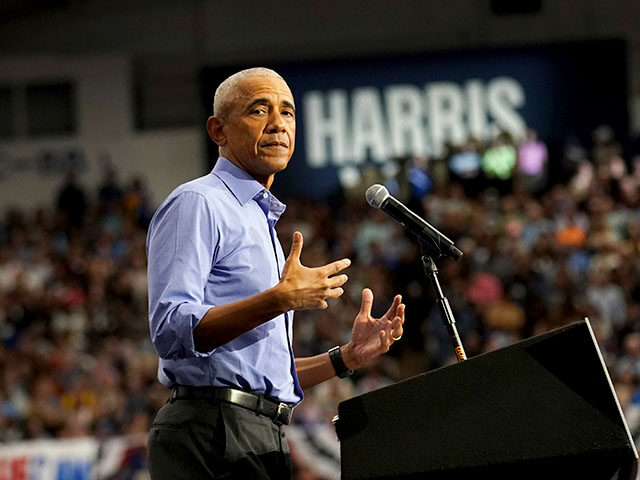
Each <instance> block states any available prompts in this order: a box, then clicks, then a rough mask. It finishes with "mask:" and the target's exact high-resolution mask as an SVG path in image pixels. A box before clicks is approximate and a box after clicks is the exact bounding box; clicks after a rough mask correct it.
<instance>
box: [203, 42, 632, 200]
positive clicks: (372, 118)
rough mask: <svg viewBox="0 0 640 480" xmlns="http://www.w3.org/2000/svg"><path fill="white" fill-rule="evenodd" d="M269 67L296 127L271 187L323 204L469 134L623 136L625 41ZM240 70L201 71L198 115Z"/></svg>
mask: <svg viewBox="0 0 640 480" xmlns="http://www.w3.org/2000/svg"><path fill="white" fill-rule="evenodd" d="M271 66H272V67H273V68H274V69H275V70H276V71H278V72H279V73H280V74H281V75H282V76H283V77H284V78H285V79H286V81H287V82H288V84H289V86H290V87H291V90H292V92H293V94H294V97H295V100H296V108H297V122H298V123H297V136H296V152H295V154H294V157H293V160H292V162H291V164H290V165H289V167H288V168H287V170H286V171H285V172H283V173H282V174H280V175H279V176H278V180H277V182H276V183H275V184H274V190H275V191H276V192H282V193H284V194H287V195H293V196H297V197H315V198H324V197H327V196H329V195H331V194H332V193H337V191H338V190H339V189H340V187H341V186H350V185H351V184H355V183H357V182H358V181H359V180H360V173H361V171H362V170H363V168H365V167H366V166H368V165H377V166H384V165H385V164H387V163H389V162H390V161H391V160H393V159H394V158H397V157H402V156H407V155H410V156H420V157H429V156H441V155H442V154H443V152H444V151H445V150H446V146H447V144H451V145H455V146H460V145H462V144H463V143H465V142H466V141H467V139H468V138H469V137H474V138H476V139H477V140H480V141H483V142H486V143H489V142H491V141H492V140H493V139H494V138H495V137H496V136H497V135H498V134H499V133H500V132H507V133H509V134H510V136H511V137H512V138H513V139H514V140H516V141H522V140H523V139H524V137H525V134H526V131H527V128H532V129H534V130H536V131H537V132H538V134H539V136H540V137H543V138H545V139H546V140H547V143H548V144H549V146H550V149H551V150H552V151H553V150H558V149H559V148H560V146H561V142H562V141H564V140H566V139H567V138H570V137H576V138H577V139H578V140H580V141H582V142H585V143H588V141H589V137H590V135H591V133H592V132H593V130H594V129H595V128H596V127H597V126H599V125H601V124H603V123H604V124H607V125H609V126H611V127H612V128H613V129H614V131H616V132H628V112H627V98H628V97H627V85H626V84H627V75H626V51H625V45H624V42H622V41H615V40H612V41H590V42H576V43H565V44H558V45H546V46H531V47H517V48H502V49H489V50H479V51H466V52H454V53H450V52H448V53H446V54H444V53H443V54H426V55H411V56H393V57H362V58H343V59H338V60H324V61H301V62H296V63H282V64H275V65H271ZM246 67H247V66H244V65H234V66H233V67H224V68H220V67H211V68H206V69H204V71H203V74H202V75H201V79H202V89H203V100H204V103H205V108H206V111H208V112H210V111H211V102H212V100H213V93H214V91H215V87H216V86H217V85H218V84H219V83H220V82H221V81H222V80H224V78H226V77H227V76H228V75H230V74H231V73H234V72H235V71H238V70H239V69H242V68H246ZM622 140H623V141H624V140H625V138H624V137H623V138H622ZM209 147H210V148H209V159H210V160H215V158H216V157H217V151H216V148H215V145H213V144H211V143H210V144H209ZM550 168H551V169H552V170H553V165H551V166H550ZM300 179H304V180H305V181H304V182H301V181H299V180H300ZM309 185H313V186H314V188H309Z"/></svg>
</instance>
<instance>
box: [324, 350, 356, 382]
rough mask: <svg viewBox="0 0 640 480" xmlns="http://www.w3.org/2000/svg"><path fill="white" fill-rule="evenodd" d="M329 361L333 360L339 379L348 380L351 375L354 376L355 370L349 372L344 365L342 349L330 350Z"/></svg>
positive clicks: (332, 363)
mask: <svg viewBox="0 0 640 480" xmlns="http://www.w3.org/2000/svg"><path fill="white" fill-rule="evenodd" d="M329 359H330V360H331V365H333V369H334V370H335V371H336V375H337V376H338V377H340V378H347V377H348V376H349V375H352V374H353V370H349V369H348V368H347V366H346V365H345V364H344V360H342V353H341V352H340V347H333V348H331V349H329Z"/></svg>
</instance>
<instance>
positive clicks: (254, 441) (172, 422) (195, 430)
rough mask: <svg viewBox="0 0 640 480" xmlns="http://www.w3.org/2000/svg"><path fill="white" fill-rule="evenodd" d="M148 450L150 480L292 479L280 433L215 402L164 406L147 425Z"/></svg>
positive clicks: (261, 419) (178, 402) (261, 418)
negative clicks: (149, 426)
mask: <svg viewBox="0 0 640 480" xmlns="http://www.w3.org/2000/svg"><path fill="white" fill-rule="evenodd" d="M147 447H148V464H149V472H150V473H151V478H152V480H165V479H166V480H182V479H184V480H195V479H271V480H283V479H290V478H291V459H290V453H289V446H288V445H287V441H286V439H285V436H284V432H283V431H282V427H281V426H278V425H276V424H274V423H273V421H272V420H270V419H269V418H266V417H264V416H262V415H258V414H256V413H255V412H252V411H250V410H247V409H245V408H242V407H239V406H236V405H231V404H228V403H224V402H219V401H218V400H215V399H211V400H208V399H207V400H205V399H190V398H179V399H175V400H172V401H169V402H167V403H166V404H165V405H164V406H163V407H162V408H161V409H160V411H159V412H158V414H157V415H156V418H155V419H154V421H153V424H152V425H151V429H150V431H149V439H148V445H147Z"/></svg>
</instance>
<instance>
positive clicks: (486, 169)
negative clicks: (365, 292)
mask: <svg viewBox="0 0 640 480" xmlns="http://www.w3.org/2000/svg"><path fill="white" fill-rule="evenodd" d="M294 161H295V159H294ZM394 163H395V167H396V168H395V172H394V174H392V175H386V176H385V175H383V174H382V172H381V171H380V170H379V169H377V168H373V167H371V168H370V169H365V170H364V171H363V172H362V180H361V182H360V184H358V185H357V186H355V187H350V188H348V189H345V192H344V197H343V198H342V199H341V201H340V202H339V205H331V204H327V203H322V202H313V201H305V200H298V199H283V200H285V203H287V205H288V207H287V211H286V213H285V214H284V215H283V216H282V217H281V219H280V221H279V223H278V225H277V230H278V234H279V237H280V239H281V241H282V243H283V249H284V251H285V252H288V250H289V245H290V240H291V233H292V232H293V231H294V230H299V231H301V232H302V233H303V235H304V239H305V245H304V249H303V254H302V261H303V263H304V264H305V265H308V266H317V265H321V264H325V263H328V262H330V261H332V260H335V259H338V258H343V257H349V258H351V259H352V260H353V262H352V266H351V267H350V268H349V270H348V272H347V273H348V275H349V282H348V283H347V286H346V288H345V295H343V296H342V297H341V298H340V299H337V300H333V301H331V302H330V306H329V308H328V309H327V310H318V311H302V312H298V313H296V322H295V335H294V343H295V345H294V350H295V352H296V354H297V355H300V356H304V355H310V354H316V353H319V352H322V351H326V350H328V349H329V348H330V347H332V346H334V345H338V344H342V343H344V342H346V341H348V340H349V338H350V328H351V325H352V322H353V318H354V317H355V315H356V313H357V311H358V309H359V305H360V295H361V291H362V288H364V287H369V288H371V289H372V290H373V292H374V296H375V301H374V314H375V315H380V314H382V313H384V312H383V311H380V308H384V307H385V306H386V305H388V304H389V303H390V302H391V299H392V298H393V296H394V295H395V294H397V293H401V294H402V295H403V298H404V302H405V303H406V305H407V316H406V323H405V334H404V336H403V338H402V340H401V341H398V342H396V343H395V344H394V345H393V347H392V349H391V351H390V353H389V355H386V356H384V357H381V358H380V359H379V361H378V362H377V363H376V364H375V365H372V366H370V367H368V368H365V369H362V370H361V371H358V372H357V373H356V374H355V375H354V376H353V377H351V379H350V380H347V381H344V380H338V379H335V380H332V381H330V382H326V383H325V384H322V385H320V386H318V387H316V388H314V389H312V390H310V391H308V392H306V398H305V401H304V402H303V403H302V404H301V405H300V406H299V407H298V408H297V409H296V411H295V414H294V426H293V427H292V430H291V435H290V437H289V438H290V441H291V443H292V454H293V458H294V462H295V463H296V465H297V469H298V472H297V474H296V475H297V476H296V478H301V479H302V478H306V479H320V478H333V477H334V476H335V472H336V471H338V472H339V464H338V460H337V458H338V447H337V444H336V442H335V433H334V432H333V429H332V426H331V419H332V417H333V416H334V415H335V414H336V410H337V404H338V402H339V401H342V400H344V399H346V398H349V397H351V396H353V395H356V394H359V393H363V392H367V391H371V390H373V389H376V388H380V387H382V386H385V385H389V384H391V383H393V382H396V381H399V380H402V379H404V378H408V377H410V376H412V375H416V374H419V373H422V372H425V371H428V370H431V369H433V368H436V367H439V366H442V365H446V364H449V363H451V362H454V361H455V356H454V352H453V349H452V347H451V346H450V343H449V339H448V336H447V332H446V330H445V329H444V327H443V325H442V320H441V316H440V311H439V310H438V308H437V307H436V306H435V305H434V292H433V291H432V288H431V285H430V283H429V281H428V280H427V278H426V277H425V274H424V272H423V268H422V263H421V255H422V253H421V252H420V249H419V247H418V245H417V244H416V243H415V242H414V241H412V240H411V239H410V238H408V237H407V236H406V234H405V232H404V231H403V230H402V228H401V227H400V226H399V225H398V224H397V223H395V222H394V221H392V220H390V219H389V217H387V216H386V215H385V214H384V212H382V211H381V210H379V209H373V208H371V207H369V206H368V205H367V204H366V202H365V201H364V191H365V190H366V188H367V187H368V186H369V185H371V184H373V183H383V184H385V185H386V186H387V188H388V189H389V190H390V192H391V193H392V194H393V195H394V196H396V197H397V198H398V199H400V200H401V201H403V202H404V203H405V204H407V205H408V206H409V207H410V208H411V209H413V210H414V211H415V212H417V213H418V214H420V215H423V216H424V218H426V219H428V221H429V222H430V223H432V224H433V225H434V226H435V227H436V228H438V229H440V230H441V231H442V232H443V233H445V234H446V235H447V236H449V237H450V238H451V239H453V240H454V241H455V243H456V245H457V246H458V248H460V249H461V250H462V251H463V252H464V257H463V258H462V260H461V261H459V262H453V261H450V260H446V259H436V264H437V266H438V267H439V270H440V273H439V276H440V282H441V284H442V287H443V289H444V291H445V294H446V296H447V297H448V299H449V301H450V303H451V307H452V309H453V312H454V315H455V318H456V321H457V324H458V330H459V332H460V335H461V337H462V340H463V343H464V345H465V348H466V350H467V354H468V355H469V356H474V355H477V354H479V353H482V352H485V351H490V350H493V349H496V348H501V347H503V346H506V345H509V344H511V343H513V342H516V341H518V340H520V339H523V338H527V337H529V336H532V335H535V334H538V333H541V332H544V331H547V330H549V329H553V328H556V327H559V326H562V325H566V324H569V323H573V322H576V321H579V320H582V319H583V318H585V317H588V318H589V319H590V321H591V324H592V327H593V329H594V331H595V334H596V337H597V339H598V342H599V344H600V347H601V350H602V353H603V356H604V358H605V361H606V363H607V365H608V368H609V371H610V373H611V375H612V378H613V381H614V384H615V387H616V390H617V393H618V396H619V398H620V401H621V404H622V406H623V408H624V410H625V413H626V416H627V420H628V422H629V426H630V428H631V430H632V434H633V435H634V438H635V439H636V441H638V440H640V155H638V156H634V152H624V151H623V149H622V147H621V146H620V145H619V144H618V142H617V141H616V139H615V137H614V135H613V132H612V131H611V130H610V129H608V128H606V127H601V128H599V129H597V130H596V131H595V132H594V135H593V140H592V142H591V144H589V145H584V146H583V145H580V144H579V143H578V142H577V141H576V140H569V141H568V142H567V144H566V145H565V147H564V148H563V149H561V151H560V150H559V151H558V152H555V153H553V154H550V153H549V151H548V150H547V147H546V145H545V144H544V142H542V141H541V140H539V139H538V138H537V136H536V134H535V132H533V131H531V132H529V134H528V135H527V138H526V139H524V140H523V141H522V142H518V143H517V144H514V142H513V141H512V139H511V138H510V137H509V136H508V135H506V134H502V135H498V136H497V138H496V139H495V141H494V142H493V143H492V144H491V145H482V144H481V143H480V142H477V141H474V140H470V141H468V142H467V143H466V144H465V145H463V146H459V147H453V146H447V147H446V148H445V149H444V151H443V152H441V154H440V155H438V156H437V157H433V158H413V157H412V158H402V159H396V161H395V162H394ZM276 181H277V180H276ZM154 206H155V205H153V204H152V202H151V200H150V199H149V198H148V195H147V194H146V191H145V187H144V183H143V181H142V180H140V179H136V180H133V181H132V182H130V184H128V185H122V184H121V183H120V182H119V181H118V178H117V175H116V173H115V172H112V171H110V172H106V173H105V177H104V180H103V182H102V184H101V186H100V187H99V188H98V189H97V190H96V191H91V192H87V191H86V190H85V189H84V188H83V186H82V185H81V184H79V182H78V181H77V180H76V179H75V178H74V177H73V175H71V174H70V175H69V177H68V178H67V180H66V182H65V184H64V185H62V186H61V188H60V191H59V194H58V197H57V199H55V203H53V202H52V205H50V206H46V207H42V208H40V209H38V210H37V211H22V210H20V209H17V208H13V209H10V210H8V211H7V212H6V214H5V216H4V218H3V219H2V220H0V341H1V342H0V441H2V442H10V441H16V440H24V439H37V438H47V437H49V438H65V437H78V436H86V435H92V436H97V437H106V436H111V435H117V434H124V433H139V432H145V431H146V430H147V428H148V426H149V423H150V421H151V419H152V418H153V415H154V414H155V412H156V411H157V409H158V408H159V407H160V406H161V405H162V404H163V403H164V401H165V400H166V398H167V391H166V389H165V388H164V387H163V386H161V385H160V384H159V383H158V382H157V380H156V368H157V360H156V355H155V353H154V350H153V346H152V345H151V343H150V341H149V338H148V337H149V335H148V317H147V283H146V260H145V236H146V228H147V226H148V222H149V220H150V218H151V215H152V214H153V208H154ZM311 459H313V460H311ZM311 463H314V465H315V466H313V468H312V465H311ZM318 465H320V467H318ZM323 465H324V467H323Z"/></svg>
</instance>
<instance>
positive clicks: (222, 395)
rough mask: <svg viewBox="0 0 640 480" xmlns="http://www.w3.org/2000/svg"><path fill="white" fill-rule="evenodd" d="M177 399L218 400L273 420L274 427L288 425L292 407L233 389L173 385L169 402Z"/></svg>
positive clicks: (262, 396)
mask: <svg viewBox="0 0 640 480" xmlns="http://www.w3.org/2000/svg"><path fill="white" fill-rule="evenodd" d="M179 398H195V399H200V400H212V399H215V400H220V401H222V402H226V403H231V404H232V405H238V406H239V407H242V408H246V409H247V410H251V411H253V412H256V413H258V414H260V415H264V416H265V417H268V418H270V419H271V420H273V423H275V424H276V425H289V423H291V415H292V414H293V407H290V406H289V405H287V404H286V403H282V402H277V401H274V400H270V399H268V398H266V397H265V396H264V395H258V394H256V393H250V392H245V391H243V390H236V389H235V388H219V387H189V386H186V385H174V386H173V387H172V388H171V400H172V401H173V400H176V399H179Z"/></svg>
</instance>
